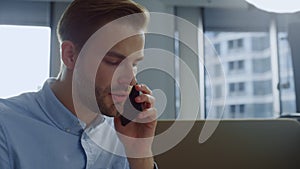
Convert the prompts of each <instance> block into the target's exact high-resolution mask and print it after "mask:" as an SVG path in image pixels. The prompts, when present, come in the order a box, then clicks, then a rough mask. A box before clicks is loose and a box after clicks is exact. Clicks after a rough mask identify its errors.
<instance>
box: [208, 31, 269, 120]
mask: <svg viewBox="0 0 300 169" xmlns="http://www.w3.org/2000/svg"><path fill="white" fill-rule="evenodd" d="M205 34H214V35H215V36H208V38H209V40H210V41H211V42H212V43H213V44H216V43H218V44H220V45H221V46H222V44H226V45H227V47H228V50H223V51H222V53H221V55H220V58H221V60H222V64H223V66H224V65H225V66H226V69H224V70H225V79H226V83H227V85H226V86H227V91H228V92H227V94H228V97H227V98H226V102H227V103H228V105H227V106H226V109H225V112H224V115H223V118H225V119H226V118H262V117H274V114H273V113H275V112H273V95H272V92H273V91H272V78H273V74H272V73H273V72H272V71H271V54H270V46H269V42H265V41H266V40H269V38H268V37H269V35H268V34H269V33H268V32H205ZM257 37H263V38H260V39H259V40H260V41H262V42H264V43H265V46H264V47H263V50H253V46H254V44H253V43H254V42H255V41H254V40H253V39H254V38H257ZM241 48H242V49H243V50H235V49H241ZM230 49H233V50H230ZM225 56H226V57H225ZM208 64H213V63H208ZM216 65H217V64H216ZM209 66H213V65H209ZM210 78H217V77H215V76H211V77H210ZM206 85H207V86H206V90H207V89H208V88H210V86H209V85H208V84H207V83H206ZM216 85H218V87H216V86H211V87H212V88H211V89H213V90H218V91H220V90H221V89H219V87H220V86H221V87H222V88H223V86H224V85H222V84H216ZM213 92H215V93H216V91H213ZM217 99H218V100H217V103H220V104H221V103H222V101H221V99H222V97H219V98H217ZM206 104H208V103H206ZM215 106H216V107H217V106H220V105H215Z"/></svg>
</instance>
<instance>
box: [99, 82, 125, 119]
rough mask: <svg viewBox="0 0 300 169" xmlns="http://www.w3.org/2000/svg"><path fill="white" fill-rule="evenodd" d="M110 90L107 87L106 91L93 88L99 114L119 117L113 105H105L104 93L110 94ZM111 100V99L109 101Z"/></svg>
mask: <svg viewBox="0 0 300 169" xmlns="http://www.w3.org/2000/svg"><path fill="white" fill-rule="evenodd" d="M110 92H111V88H110V87H107V88H106V89H104V90H103V89H100V88H98V87H95V95H96V99H97V104H98V108H99V109H100V112H101V114H103V115H106V116H109V117H119V116H120V112H119V111H118V110H117V108H116V106H115V105H114V103H112V104H110V105H108V103H105V97H107V96H108V95H105V94H106V93H110ZM111 100H112V99H111Z"/></svg>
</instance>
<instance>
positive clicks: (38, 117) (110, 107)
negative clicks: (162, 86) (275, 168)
mask: <svg viewBox="0 0 300 169" xmlns="http://www.w3.org/2000/svg"><path fill="white" fill-rule="evenodd" d="M135 14H137V15H135ZM130 15H134V16H133V17H132V18H130V17H129V18H126V16H130ZM122 17H125V18H126V19H125V21H124V20H123V21H122V20H121V21H118V22H114V20H118V19H119V18H122ZM147 20H148V16H147V12H146V10H145V9H144V8H143V7H141V6H140V5H138V4H136V3H134V2H133V1H131V0H75V1H73V2H72V3H71V4H70V6H69V7H68V8H67V9H66V11H65V12H64V14H63V16H62V17H61V19H60V21H59V25H58V29H57V32H58V38H59V41H60V47H61V60H62V67H61V71H60V73H59V75H58V77H57V78H50V79H48V80H47V81H46V82H45V84H44V86H43V88H42V89H41V90H40V91H38V92H32V93H24V94H22V95H20V96H16V97H13V98H9V99H5V100H4V99H2V100H0V168H1V169H48V168H49V169H50V168H51V169H65V168H66V169H76V168H78V169H83V168H89V169H90V168H91V169H99V168H101V169H102V168H115V169H123V168H124V169H125V168H131V169H152V168H156V166H155V165H154V164H155V163H154V161H153V157H152V152H151V144H152V141H153V139H152V138H153V136H154V132H155V127H156V109H155V108H154V97H153V96H152V95H151V90H150V89H149V88H148V87H147V86H146V85H143V84H138V85H135V84H136V83H137V82H136V80H135V75H136V69H137V64H138V63H139V61H140V60H142V59H143V52H142V51H143V48H144V30H145V27H146V25H147ZM111 22H112V24H111V25H110V26H108V27H107V26H106V25H109V24H110V23H111ZM102 28H103V29H102ZM101 29H102V30H101ZM101 31H102V32H101ZM97 32H100V35H98V34H97ZM126 32H131V33H130V34H128V35H132V36H122V35H124V34H125V35H126ZM119 35H120V36H119ZM118 37H119V38H120V37H122V38H121V39H120V40H119V41H114V42H115V43H114V42H112V41H111V39H116V38H118ZM88 42H91V43H88ZM89 44H92V45H91V46H93V45H94V48H95V51H93V50H92V49H91V48H89V47H90V46H89ZM107 44H113V45H112V46H110V45H107ZM98 49H99V50H100V52H99V51H98ZM101 51H102V54H103V55H102V54H101ZM89 52H91V53H93V54H96V55H98V54H99V55H100V56H99V57H96V58H98V60H99V59H100V60H99V62H98V61H97V60H94V59H95V58H93V57H92V56H89V54H88V53H89ZM98 52H99V53H98ZM103 52H104V53H103ZM95 66H96V68H97V69H96V70H94V69H93V68H94V67H95ZM91 72H92V73H91ZM93 72H95V74H93ZM94 75H95V76H94ZM93 76H94V77H93ZM89 85H91V86H92V87H93V89H92V90H93V92H94V93H92V94H91V93H89V92H88V91H89V87H87V88H86V86H89ZM132 86H133V87H134V88H135V89H136V90H137V91H140V92H141V93H142V94H141V95H140V96H138V97H136V98H135V101H136V102H137V103H141V104H142V105H143V111H142V112H140V113H139V114H138V116H137V117H136V118H135V119H134V120H133V121H132V122H130V123H129V124H127V125H126V126H123V125H122V124H121V117H120V114H123V111H126V110H125V109H124V110H123V106H124V103H125V102H126V100H127V96H128V94H129V89H130V88H131V87H132ZM93 101H95V103H96V107H95V106H94V104H93ZM102 114H103V115H105V117H104V116H102ZM111 120H113V121H111ZM110 123H113V125H112V126H113V128H114V131H115V132H112V130H110V129H111V127H109V126H110V125H105V124H110ZM114 135H116V136H117V137H114ZM112 138H114V139H112ZM120 142H121V148H120V144H119V143H120ZM119 152H123V153H124V154H126V156H124V154H122V153H119Z"/></svg>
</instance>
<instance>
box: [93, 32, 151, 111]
mask: <svg viewBox="0 0 300 169" xmlns="http://www.w3.org/2000/svg"><path fill="white" fill-rule="evenodd" d="M144 40H145V37H144V35H135V36H132V37H129V38H127V39H125V40H122V41H121V42H119V43H117V44H116V45H115V46H114V47H113V48H111V49H110V50H109V52H108V53H107V54H106V55H105V56H104V58H103V60H102V62H101V63H100V65H99V68H98V70H97V75H96V80H95V95H96V99H97V103H98V107H99V109H100V111H101V113H102V114H104V115H107V116H118V115H119V111H118V110H122V107H123V105H124V102H125V100H126V99H127V97H128V94H129V86H130V85H134V84H135V83H136V81H135V75H136V72H137V64H138V62H139V61H140V60H142V59H143V48H144Z"/></svg>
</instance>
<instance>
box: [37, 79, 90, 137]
mask: <svg viewBox="0 0 300 169" xmlns="http://www.w3.org/2000/svg"><path fill="white" fill-rule="evenodd" d="M55 80H56V79H54V78H50V79H48V80H47V81H46V82H45V83H44V85H43V88H42V89H41V90H40V91H39V92H38V94H37V97H38V99H37V102H38V103H39V104H40V106H41V108H42V109H43V111H44V112H45V114H46V115H47V116H48V118H49V119H50V120H51V121H52V122H53V123H54V124H55V125H56V126H57V127H58V128H59V129H61V130H63V131H65V132H68V133H72V134H75V135H81V134H82V132H83V127H84V126H85V125H83V124H84V123H83V122H81V121H80V120H79V119H78V118H77V117H76V116H75V115H73V114H72V113H71V111H70V110H68V109H67V108H66V107H65V106H64V105H63V104H62V103H61V102H60V101H59V100H58V99H57V97H56V96H55V95H54V93H53V91H52V90H51V88H50V84H51V83H53V82H54V81H55Z"/></svg>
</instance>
